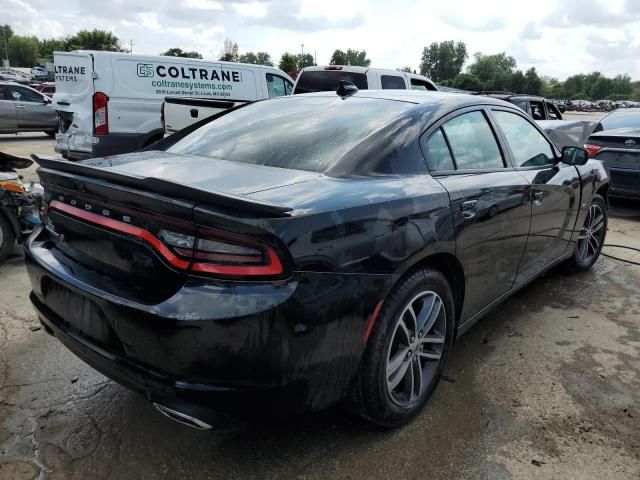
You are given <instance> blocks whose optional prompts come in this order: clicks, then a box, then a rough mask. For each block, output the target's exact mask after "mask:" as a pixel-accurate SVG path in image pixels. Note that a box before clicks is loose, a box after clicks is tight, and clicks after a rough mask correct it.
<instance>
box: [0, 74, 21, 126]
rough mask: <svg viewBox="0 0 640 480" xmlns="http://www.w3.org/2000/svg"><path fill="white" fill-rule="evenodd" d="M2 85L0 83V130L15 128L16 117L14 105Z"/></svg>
mask: <svg viewBox="0 0 640 480" xmlns="http://www.w3.org/2000/svg"><path fill="white" fill-rule="evenodd" d="M5 88H6V87H5V86H4V85H0V130H16V129H17V128H18V117H17V116H16V107H15V105H14V104H13V100H12V99H11V97H10V96H9V93H8V92H7V91H6V90H5Z"/></svg>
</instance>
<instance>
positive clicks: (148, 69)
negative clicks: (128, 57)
mask: <svg viewBox="0 0 640 480" xmlns="http://www.w3.org/2000/svg"><path fill="white" fill-rule="evenodd" d="M138 76H139V77H153V65H151V64H150V63H139V64H138Z"/></svg>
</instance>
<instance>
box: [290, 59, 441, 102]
mask: <svg viewBox="0 0 640 480" xmlns="http://www.w3.org/2000/svg"><path fill="white" fill-rule="evenodd" d="M341 81H347V82H350V83H352V84H354V85H355V86H356V87H357V88H358V89H360V90H367V89H369V90H377V89H380V90H438V87H437V86H436V84H435V83H433V82H432V81H431V80H429V79H428V78H427V77H424V76H422V75H417V74H415V73H406V72H400V71H398V70H385V69H382V68H369V67H351V66H346V65H325V66H314V67H306V68H303V69H302V70H301V71H300V73H299V74H298V76H297V77H296V83H295V85H294V86H293V93H294V95H295V94H299V93H311V92H331V91H333V92H335V91H336V90H337V89H338V87H339V86H340V82H341Z"/></svg>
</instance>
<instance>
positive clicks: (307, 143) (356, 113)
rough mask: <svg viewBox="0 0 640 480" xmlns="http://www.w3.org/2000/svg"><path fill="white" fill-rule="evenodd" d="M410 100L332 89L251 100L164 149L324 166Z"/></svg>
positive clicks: (310, 168)
mask: <svg viewBox="0 0 640 480" xmlns="http://www.w3.org/2000/svg"><path fill="white" fill-rule="evenodd" d="M412 106H414V105H413V104H411V103H406V102H397V101H391V100H381V99H371V98H348V99H346V100H345V99H342V98H340V97H338V96H337V95H336V96H335V97H326V96H322V97H316V96H312V97H300V96H299V97H286V98H282V99H277V100H268V101H263V102H256V103H254V104H251V105H248V106H246V107H243V108H240V109H238V110H235V111H232V112H229V113H228V114H226V115H224V116H222V117H220V118H218V119H216V120H214V121H212V122H211V123H209V124H207V125H205V126H203V127H201V128H199V129H198V130H196V131H194V132H193V133H191V134H189V135H187V136H186V137H185V138H183V139H182V140H180V141H178V142H177V143H176V144H175V145H173V146H172V147H170V148H169V149H168V150H167V151H169V152H172V153H178V154H183V155H198V156H206V157H211V158H219V159H224V160H230V161H234V162H242V163H250V164H254V165H267V166H271V167H280V168H291V169H296V170H307V171H312V172H324V171H326V170H327V169H328V168H329V167H331V166H333V165H334V164H336V163H337V162H338V161H339V160H340V159H341V158H342V157H343V156H344V155H345V154H347V153H348V152H349V151H350V150H352V149H353V148H354V147H356V146H357V145H358V144H360V143H361V142H362V141H363V140H364V139H365V138H367V137H368V136H369V135H371V134H372V133H374V132H375V131H377V130H379V129H380V128H382V127H384V126H386V125H388V124H389V123H390V122H391V120H392V119H394V118H395V117H397V116H398V115H399V114H400V113H402V112H403V111H406V110H408V109H409V108H411V107H412Z"/></svg>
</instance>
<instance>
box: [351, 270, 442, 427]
mask: <svg viewBox="0 0 640 480" xmlns="http://www.w3.org/2000/svg"><path fill="white" fill-rule="evenodd" d="M454 312H455V309H454V303H453V295H452V293H451V287H450V286H449V283H448V282H447V280H446V278H445V277H444V275H442V274H441V273H440V272H438V271H437V270H433V269H431V268H426V269H423V270H418V271H416V272H414V273H412V274H410V275H409V276H408V277H407V278H405V279H404V280H402V281H401V282H400V283H399V284H398V285H397V286H396V287H395V288H394V289H393V291H392V292H391V293H390V294H389V296H388V297H387V299H386V300H385V303H384V305H383V306H382V309H381V310H380V313H379V316H378V318H377V320H376V323H375V325H374V328H373V331H372V333H371V336H370V337H369V340H368V342H367V347H366V350H365V353H364V355H363V358H362V362H361V365H360V371H359V372H358V377H357V379H356V384H355V386H354V388H355V391H354V392H353V397H352V405H351V406H352V408H353V409H354V410H355V412H356V413H358V414H359V415H361V416H363V417H364V418H366V419H368V420H370V421H372V422H374V423H376V424H378V425H381V426H385V427H398V426H400V425H404V424H405V423H407V422H409V421H410V420H411V419H412V418H413V417H414V416H415V415H417V414H418V413H419V412H420V410H421V409H422V408H423V407H424V405H425V404H426V403H427V400H428V399H429V398H430V397H431V395H432V394H433V392H434V390H435V388H436V385H437V384H438V382H439V380H440V377H441V376H442V372H443V371H444V368H445V365H446V362H447V358H448V355H449V351H450V350H451V346H452V344H453V337H454V331H455V314H454Z"/></svg>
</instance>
